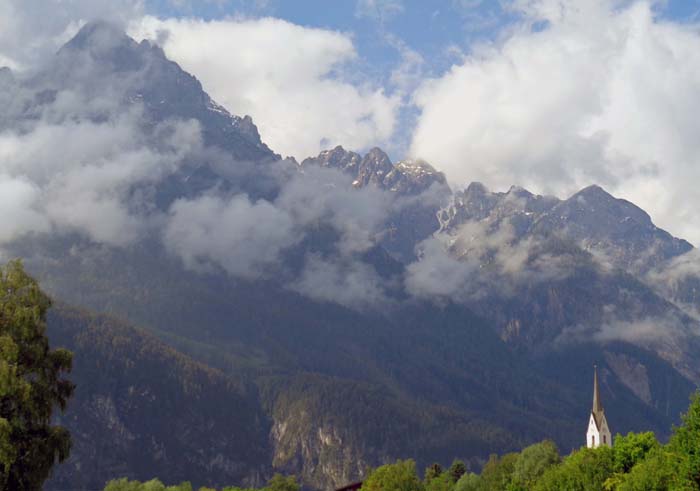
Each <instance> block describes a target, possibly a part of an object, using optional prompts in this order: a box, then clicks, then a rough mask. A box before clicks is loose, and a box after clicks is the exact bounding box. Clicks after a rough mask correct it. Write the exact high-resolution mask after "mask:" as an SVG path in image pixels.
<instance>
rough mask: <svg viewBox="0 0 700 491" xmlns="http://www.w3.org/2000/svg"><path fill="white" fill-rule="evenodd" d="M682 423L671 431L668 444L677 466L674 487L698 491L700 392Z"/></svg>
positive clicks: (699, 474) (694, 398)
mask: <svg viewBox="0 0 700 491" xmlns="http://www.w3.org/2000/svg"><path fill="white" fill-rule="evenodd" d="M682 421H683V422H682V424H681V426H679V427H677V428H674V429H673V435H672V436H671V439H670V441H669V443H668V449H669V451H670V452H671V454H672V455H673V456H674V457H675V460H676V462H677V465H678V473H677V476H676V478H675V479H674V487H675V489H679V490H681V489H682V490H700V392H696V393H695V394H694V395H693V397H692V399H691V403H690V407H689V408H688V412H687V413H685V414H684V415H683V418H682Z"/></svg>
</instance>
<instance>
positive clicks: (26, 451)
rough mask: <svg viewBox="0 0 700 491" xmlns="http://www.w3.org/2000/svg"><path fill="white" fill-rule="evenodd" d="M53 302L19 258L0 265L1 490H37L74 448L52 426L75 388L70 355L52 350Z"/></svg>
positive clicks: (63, 431)
mask: <svg viewBox="0 0 700 491" xmlns="http://www.w3.org/2000/svg"><path fill="white" fill-rule="evenodd" d="M50 306H51V301H50V299H49V298H48V297H47V296H46V295H45V294H44V293H43V292H42V291H41V289H40V288H39V285H38V284H37V282H36V281H35V280H34V279H33V278H31V277H30V276H29V275H27V273H25V271H24V269H23V267H22V263H21V262H19V261H13V262H10V263H9V264H7V265H6V266H4V267H0V489H8V490H10V489H11V490H13V491H39V490H40V489H41V487H42V484H43V483H44V481H45V480H46V479H47V478H48V476H49V474H50V471H51V467H52V466H53V465H54V464H55V463H56V461H57V460H58V461H62V460H64V459H66V458H67V457H68V453H69V451H70V435H69V434H68V431H67V430H66V429H65V428H62V427H60V426H51V415H52V413H53V409H54V407H55V406H58V407H60V408H61V410H63V409H65V406H66V402H67V401H68V398H69V397H70V396H71V394H72V393H73V389H74V387H73V384H72V383H71V382H69V381H67V380H65V379H63V378H62V375H63V374H64V373H65V372H68V371H70V369H71V364H72V354H71V353H70V352H69V351H66V350H63V349H57V350H50V349H49V342H48V339H47V337H46V333H45V331H46V312H47V310H48V309H49V307H50Z"/></svg>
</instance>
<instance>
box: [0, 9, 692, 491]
mask: <svg viewBox="0 0 700 491" xmlns="http://www.w3.org/2000/svg"><path fill="white" fill-rule="evenodd" d="M0 84H7V85H8V87H9V86H11V89H9V90H11V91H12V93H13V94H15V95H16V97H15V99H14V100H15V101H16V103H17V104H16V107H15V106H13V107H14V109H12V110H11V111H8V112H6V113H3V114H2V115H0V131H2V130H6V129H7V130H8V131H11V132H15V133H18V134H19V133H21V134H22V135H24V134H34V133H37V132H39V133H40V132H41V131H42V130H44V129H45V128H46V127H48V128H55V127H57V126H58V127H62V126H61V125H63V124H70V125H73V126H77V127H79V128H80V129H82V126H84V125H88V126H89V125H90V124H92V125H97V126H98V128H97V129H98V130H99V135H104V134H107V135H112V134H113V133H114V134H120V132H124V133H126V136H127V137H128V138H125V139H124V141H125V142H127V143H128V142H130V141H131V140H132V139H135V140H137V143H138V146H136V147H135V148H131V147H129V152H128V153H129V157H130V158H132V157H133V161H132V160H120V159H119V158H113V157H114V154H117V157H121V154H122V153H125V152H124V151H123V149H122V147H120V146H118V145H117V148H112V147H113V146H115V145H116V144H115V143H113V141H112V140H110V139H109V138H106V137H105V140H104V141H101V140H99V141H98V142H97V143H96V144H95V145H94V146H95V148H94V149H92V150H91V153H89V154H88V155H87V156H84V155H82V154H79V153H78V152H76V151H75V149H71V150H72V151H73V153H71V154H70V156H71V158H65V159H60V161H59V160H55V161H54V160H51V159H47V161H48V162H50V163H52V164H55V166H51V165H48V166H44V165H43V161H42V162H39V164H40V165H38V167H40V170H41V172H39V171H37V172H36V173H37V175H38V177H37V176H32V178H33V179H35V181H36V183H35V184H36V187H37V188H40V187H41V186H43V185H44V183H45V182H46V181H47V180H48V181H49V182H50V183H52V184H54V185H49V186H46V188H45V189H46V193H45V194H46V196H48V197H52V196H53V194H52V193H56V192H57V189H59V188H60V187H61V185H63V184H64V181H63V180H62V179H65V178H66V176H71V175H73V174H79V177H80V179H78V180H76V182H75V183H73V184H74V187H73V188H71V189H73V190H74V195H69V196H68V197H63V196H62V198H63V201H59V204H60V205H61V206H64V207H66V208H67V209H68V210H70V211H75V210H74V209H73V208H72V207H71V206H74V204H73V203H72V201H73V198H75V197H78V196H82V195H83V194H87V195H88V196H89V197H90V198H95V196H93V194H94V195H96V199H91V200H88V201H87V204H84V205H83V206H80V207H78V208H80V209H79V210H77V212H79V213H77V218H76V216H74V215H70V216H69V217H68V218H69V220H65V219H63V221H61V220H59V219H58V218H56V215H57V214H58V212H60V211H64V209H63V208H61V207H58V208H59V209H58V210H50V212H51V213H49V214H48V215H49V216H48V217H47V221H49V222H50V225H47V226H45V227H44V228H40V229H39V230H37V231H34V233H27V234H25V235H23V236H21V237H20V238H18V239H15V240H13V241H12V242H11V243H9V244H4V245H3V252H4V253H5V254H6V255H10V256H22V257H24V258H26V261H27V266H28V268H29V269H30V270H31V271H32V272H33V273H34V274H35V275H36V276H37V277H38V278H39V279H40V280H41V282H42V285H43V286H44V287H45V288H47V289H48V291H49V292H51V294H52V295H54V297H55V298H57V299H60V300H62V301H65V302H68V303H70V304H73V305H78V306H81V307H85V308H89V309H92V310H94V311H97V312H101V313H108V314H111V315H115V316H119V317H121V318H123V319H125V320H126V321H128V322H131V323H133V324H136V325H139V326H143V328H144V329H147V330H148V331H150V333H151V334H144V333H143V332H140V331H138V330H134V329H132V328H127V327H124V326H122V325H121V324H118V323H114V322H112V321H110V320H108V319H105V318H103V317H96V318H93V317H89V316H86V315H83V314H79V313H75V312H71V311H68V310H62V311H59V312H58V313H56V314H55V315H54V316H53V317H52V319H51V329H52V332H53V334H52V336H53V339H54V342H55V343H57V344H64V345H66V346H67V347H69V348H71V349H73V350H75V351H76V369H75V379H76V382H77V383H78V392H77V395H76V399H75V401H74V403H73V406H72V407H73V409H72V411H73V413H69V414H68V415H67V421H68V424H69V425H71V428H72V429H73V432H74V434H75V435H76V436H77V439H76V442H77V444H76V453H75V455H74V458H73V460H72V461H71V463H69V464H68V466H67V467H65V468H63V469H59V471H58V473H57V476H56V479H57V480H56V481H54V482H55V483H56V486H68V485H69V484H71V483H72V484H73V485H72V486H71V487H81V486H92V483H94V482H98V481H99V480H100V479H103V478H104V476H105V475H106V474H115V475H111V476H108V477H116V475H117V474H125V475H132V476H134V477H138V478H148V477H151V475H148V474H147V473H150V474H161V475H162V476H163V477H167V478H168V479H173V480H177V479H179V478H178V477H177V476H183V477H182V478H183V479H184V478H188V479H193V480H197V479H200V480H201V481H202V482H211V483H212V484H217V485H223V484H232V483H233V484H239V483H244V482H252V481H255V480H257V479H259V478H260V477H261V476H263V475H269V473H270V472H272V471H273V470H282V471H285V472H293V473H297V474H299V475H300V476H301V478H302V480H303V482H304V483H305V484H306V485H308V486H310V487H313V488H316V489H320V488H328V487H332V486H336V485H341V484H345V483H346V482H347V481H351V480H354V479H357V478H358V477H360V476H362V473H363V472H364V470H365V467H366V466H367V465H377V464H380V463H383V462H385V461H387V460H393V459H395V458H399V457H407V456H412V457H417V458H418V459H419V465H421V466H423V465H427V464H428V463H430V462H432V461H435V460H441V461H450V460H451V459H452V458H454V457H460V458H463V459H465V460H467V461H468V462H469V463H470V464H471V465H472V466H477V465H478V464H479V463H480V462H483V460H484V459H485V458H486V456H487V455H488V454H489V453H490V452H493V451H499V452H502V451H505V450H508V449H512V448H516V447H521V446H522V445H523V444H525V443H529V442H532V441H536V440H541V439H543V438H553V439H555V440H556V441H557V442H558V443H559V444H560V445H561V446H562V447H563V448H569V447H574V446H578V445H579V444H580V443H581V439H582V433H583V431H584V429H585V421H586V416H587V412H588V409H589V404H590V391H589V390H588V389H589V387H588V386H589V383H588V380H587V378H586V376H587V374H589V373H590V371H591V366H592V365H593V364H594V363H598V365H599V366H600V367H601V379H602V381H603V382H602V390H603V397H604V399H605V401H606V410H607V413H608V415H609V419H610V423H611V425H613V430H614V431H621V432H626V431H629V430H640V429H653V430H657V431H659V432H661V433H662V434H663V431H666V430H667V428H668V427H669V426H670V424H669V423H670V422H673V421H675V420H676V418H677V416H678V414H679V413H680V411H681V410H682V409H683V408H685V407H686V406H687V394H688V392H689V391H690V390H691V388H692V385H693V384H692V383H691V381H690V380H689V379H693V380H695V381H697V380H698V379H697V377H698V366H697V364H696V363H694V360H693V358H692V354H693V353H694V351H693V350H695V347H696V346H697V344H695V343H696V341H697V336H695V333H694V330H695V329H696V327H697V324H696V321H695V320H694V319H693V318H692V317H691V316H689V315H687V313H685V312H683V311H681V309H679V308H678V306H677V305H674V304H673V303H672V302H669V301H668V299H667V298H666V297H664V296H663V295H661V294H659V292H658V290H657V289H654V288H650V287H649V286H648V284H647V283H646V279H645V278H646V275H647V274H648V273H646V272H647V271H650V270H652V269H653V270H656V268H658V267H660V265H662V264H663V263H664V261H667V260H672V258H673V256H674V255H677V254H681V253H682V252H684V251H686V250H688V248H689V245H688V244H687V243H684V242H683V241H679V240H677V239H674V238H672V237H670V236H669V235H668V234H665V232H663V231H660V230H659V229H656V228H655V227H653V224H651V222H650V221H649V220H648V216H646V215H645V214H644V213H643V212H641V210H638V209H634V207H633V205H631V204H629V203H626V202H625V203H621V202H620V201H619V200H615V199H613V198H612V197H609V195H605V193H602V191H600V190H598V189H589V190H585V191H584V192H582V195H581V196H578V197H575V198H571V199H570V200H567V201H560V200H558V199H556V198H549V197H540V196H534V195H532V194H530V193H528V192H527V191H525V190H523V189H520V188H513V189H511V190H510V191H509V192H508V193H489V192H488V191H487V190H486V189H485V188H484V187H483V186H481V185H476V184H475V185H472V186H470V187H469V188H468V189H467V190H465V191H464V192H458V193H455V195H454V198H453V200H452V204H451V205H449V206H447V207H445V208H443V206H444V205H445V204H446V203H447V202H448V201H449V199H450V198H451V191H450V189H449V187H448V186H447V184H446V181H445V178H444V176H443V175H442V174H440V173H439V172H436V171H435V170H434V169H433V168H432V167H431V166H430V165H429V164H427V163H425V162H419V161H418V162H415V161H404V162H398V163H396V164H393V163H392V162H391V160H390V159H389V157H388V156H387V155H386V154H385V153H384V152H382V151H381V150H380V149H372V150H370V151H369V152H368V153H367V154H366V155H365V156H360V155H359V154H356V153H353V152H348V151H346V150H344V149H342V148H341V147H338V148H335V149H333V150H329V151H327V152H322V153H321V154H320V155H319V156H318V157H315V158H311V159H307V160H305V161H303V162H302V163H301V164H297V163H296V162H294V161H293V160H281V159H280V158H279V156H277V155H275V154H274V153H273V152H272V151H271V150H269V149H268V148H267V147H266V146H265V145H264V144H263V143H262V142H261V140H260V136H259V135H258V132H257V130H256V129H255V126H254V124H253V122H252V121H251V120H250V118H247V117H244V118H240V117H237V116H232V115H231V114H229V113H228V112H227V111H226V110H224V109H223V108H221V107H220V106H218V105H217V104H216V103H214V102H213V101H212V100H211V99H210V98H209V96H207V94H206V93H205V92H204V91H203V90H202V87H201V85H200V84H199V82H197V80H196V79H195V78H194V77H193V76H191V75H189V74H187V73H185V72H184V71H182V70H181V69H180V68H179V67H178V66H177V65H176V64H175V63H173V62H171V61H169V60H167V58H165V56H164V54H163V52H162V51H161V50H160V49H159V48H158V47H156V46H154V45H152V44H150V43H148V42H143V43H136V42H135V41H133V40H131V39H129V38H128V37H127V36H125V35H124V34H123V33H121V32H120V31H118V30H116V29H114V28H113V27H112V26H109V25H108V24H103V23H98V24H88V25H87V26H86V27H85V28H83V29H82V30H81V31H80V33H79V34H78V35H77V36H76V37H75V38H74V39H73V40H72V41H70V42H69V43H68V44H67V45H66V46H65V47H64V48H63V49H62V50H61V51H60V52H59V53H58V55H57V57H56V59H55V60H54V62H53V64H51V65H50V66H48V67H46V68H45V69H44V70H43V71H41V72H40V73H39V74H37V75H36V76H35V77H33V78H31V79H25V80H15V79H14V77H12V76H11V74H7V73H5V72H3V73H2V74H0ZM76 98H77V101H76ZM18 108H19V109H18ZM231 109H233V110H235V108H231ZM65 121H69V123H65ZM125 122H126V123H125ZM124 127H126V130H125V129H124ZM93 129H94V128H93ZM183 142H185V143H186V145H183ZM79 143H80V144H83V143H84V144H85V146H88V145H87V142H79ZM124 145H126V143H124ZM76 146H78V147H79V146H81V145H78V144H76ZM75 154H78V156H77V157H75ZM132 154H133V155H132ZM73 157H75V158H73ZM110 158H112V160H110ZM154 159H155V160H156V161H158V162H159V164H158V165H156V166H153V168H151V165H150V162H151V161H152V160H154ZM64 160H65V161H68V164H66V165H69V164H71V163H72V162H73V160H76V161H78V163H79V164H81V165H82V164H85V165H84V166H83V167H85V168H87V171H85V168H83V167H80V168H79V169H78V170H80V171H81V172H78V171H77V170H76V169H74V168H71V169H69V171H72V172H69V171H63V169H62V168H60V167H59V164H62V163H65V162H64ZM112 161H114V162H112ZM95 162H97V165H95V164H94V163H95ZM107 163H113V164H114V165H113V166H111V167H110V166H109V165H107ZM45 167H46V168H48V170H47V169H46V168H45ZM54 167H58V168H59V171H60V172H58V174H59V177H58V178H56V177H53V176H52V175H51V172H50V171H51V170H52V169H53V168H54ZM122 174H126V175H127V177H128V178H123V179H120V180H117V181H116V184H114V185H112V186H111V187H110V186H106V185H105V186H103V187H97V188H96V189H94V188H93V187H91V186H94V185H95V182H97V183H98V184H101V183H102V182H103V181H105V182H108V181H109V179H110V178H111V177H112V176H113V175H118V176H121V175H122ZM131 174H134V175H135V176H136V177H133V176H132V175H131ZM52 178H53V179H55V181H51V179H52ZM42 189H44V188H42ZM86 190H87V191H86ZM66 201H68V202H69V203H68V204H66ZM584 202H585V203H584ZM81 203H82V202H81ZM104 203H107V204H108V205H110V206H109V207H103V205H104ZM38 207H39V205H37V208H38ZM105 209H106V210H107V211H115V215H116V216H117V217H123V216H126V218H125V220H124V222H125V223H126V224H133V223H135V225H134V226H133V229H134V230H135V231H134V232H133V233H132V234H131V235H130V236H128V237H126V239H124V240H122V239H123V237H122V235H127V234H123V233H122V231H121V230H118V232H119V233H118V234H116V236H115V234H105V233H104V231H103V227H105V226H107V225H111V224H113V223H115V222H118V221H117V220H115V219H114V218H113V215H110V214H108V213H105V212H104V210H105ZM116 212H119V213H116ZM627 217H629V220H626V218H627ZM59 218H63V217H59ZM95 219H97V220H95ZM94 222H97V223H94ZM86 224H87V225H86ZM618 224H622V225H621V227H623V228H619V227H618ZM88 225H89V226H88ZM619 230H622V231H623V233H619ZM127 239H128V240H127ZM436 243H437V244H438V245H439V246H440V247H438V248H435V247H434V245H435V244H436ZM442 246H445V247H442ZM650 248H652V249H653V250H654V251H656V250H658V252H656V253H653V254H650V255H649V258H650V259H649V260H648V263H645V265H643V266H637V261H636V258H637V257H639V256H640V255H641V252H643V251H649V250H650ZM654 248H656V249H654ZM601 258H605V259H606V260H602V259H601ZM431 261H434V262H431ZM443 264H446V265H447V267H442V266H441V265H443ZM433 266H434V267H433ZM438 266H440V267H438ZM421 268H423V269H422V270H421ZM421 271H422V272H423V273H424V274H425V276H426V278H420V280H421V281H423V283H422V285H423V289H422V290H421V291H420V292H417V290H416V289H415V288H412V287H411V280H416V278H415V277H416V276H417V275H419V273H421ZM416 281H417V280H416ZM416 281H414V283H413V284H414V285H415V284H416ZM429 284H432V286H433V287H436V286H437V287H438V288H437V293H436V292H434V291H430V290H429V288H428V287H427V286H430V285H429ZM426 285H427V286H426ZM426 292H427V293H426ZM660 319H665V320H666V321H667V322H668V326H669V327H668V329H666V330H659V329H656V327H655V326H654V323H655V322H657V320H660ZM642 321H646V323H647V324H646V325H647V328H645V327H644V326H645V324H644V323H643V322H642ZM649 324H651V327H650V328H649V327H648V326H649ZM640 333H641V334H642V335H641V336H640ZM152 335H155V336H156V337H157V338H158V339H160V341H155V338H154V337H152ZM162 342H165V343H167V344H168V345H170V346H173V347H174V348H176V349H177V350H179V351H180V352H181V353H186V354H187V355H188V356H191V357H192V358H193V359H195V360H197V362H196V363H195V362H193V361H191V360H189V359H187V358H184V357H183V355H181V354H178V353H175V352H173V351H171V350H169V349H166V348H164V345H163V344H161V343H162ZM143 346H145V348H144V347H143ZM201 364H206V365H207V366H203V365H201ZM152 376H155V378H156V379H157V380H158V383H159V384H160V383H162V385H156V382H155V380H154V379H152V378H151V377H152ZM231 377H235V379H231ZM233 380H235V381H237V382H234V381H233ZM190 381H193V382H192V383H190ZM153 397H155V398H156V399H155V400H156V401H159V402H160V401H163V403H164V407H165V412H163V411H160V410H159V409H158V410H156V409H154V399H153ZM228 408H233V409H234V411H233V412H228ZM71 414H72V415H71ZM171 428H177V429H179V430H181V431H180V432H169V431H168V430H169V429H171ZM230 435H233V436H232V437H231V436H230ZM200 438H201V439H200ZM208 440H211V441H212V442H213V446H212V447H211V448H208V447H207V448H205V445H206V443H205V442H207V441H208ZM106 448H115V449H117V450H118V451H115V452H113V453H110V454H109V455H105V453H106V452H107V451H106ZM91 456H96V457H91ZM91 459H92V460H91ZM95 459H96V460H95ZM103 459H104V460H103ZM78 466H80V467H78ZM175 467H177V469H175ZM78 469H79V470H78Z"/></svg>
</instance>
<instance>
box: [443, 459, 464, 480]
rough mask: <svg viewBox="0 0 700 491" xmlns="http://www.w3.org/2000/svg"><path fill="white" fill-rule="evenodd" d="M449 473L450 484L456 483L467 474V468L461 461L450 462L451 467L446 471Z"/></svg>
mask: <svg viewBox="0 0 700 491" xmlns="http://www.w3.org/2000/svg"><path fill="white" fill-rule="evenodd" d="M447 472H449V473H450V477H451V478H452V482H455V483H456V482H457V481H459V480H460V478H461V477H462V476H463V475H464V474H466V473H467V466H466V465H464V462H462V461H461V460H455V461H454V462H452V465H451V466H450V468H449V469H448V471H447Z"/></svg>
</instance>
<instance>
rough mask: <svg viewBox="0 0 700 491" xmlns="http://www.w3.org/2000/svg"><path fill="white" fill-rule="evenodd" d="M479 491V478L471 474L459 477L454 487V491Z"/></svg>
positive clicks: (477, 475)
mask: <svg viewBox="0 0 700 491" xmlns="http://www.w3.org/2000/svg"><path fill="white" fill-rule="evenodd" d="M481 489H483V488H482V487H481V476H480V475H479V474H474V473H473V472H470V473H468V474H464V475H463V476H462V477H460V478H459V481H457V484H455V487H454V491H480V490H481Z"/></svg>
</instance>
